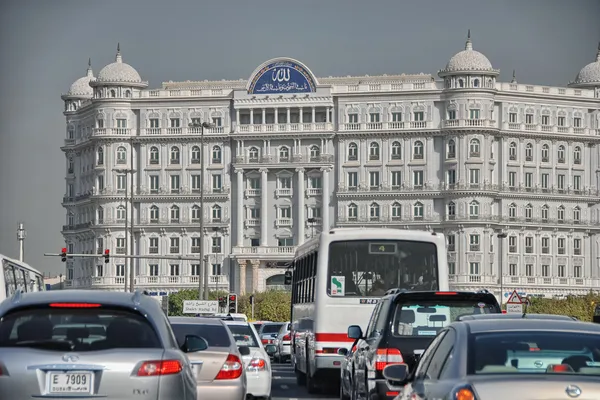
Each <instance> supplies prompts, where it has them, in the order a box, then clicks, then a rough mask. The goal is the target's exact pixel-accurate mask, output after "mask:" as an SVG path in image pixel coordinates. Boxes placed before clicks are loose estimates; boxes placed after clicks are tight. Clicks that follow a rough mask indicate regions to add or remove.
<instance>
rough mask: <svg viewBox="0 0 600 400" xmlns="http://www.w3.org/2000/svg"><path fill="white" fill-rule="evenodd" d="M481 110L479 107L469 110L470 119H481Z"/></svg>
mask: <svg viewBox="0 0 600 400" xmlns="http://www.w3.org/2000/svg"><path fill="white" fill-rule="evenodd" d="M479 114H480V111H479V110H478V109H471V110H469V119H479Z"/></svg>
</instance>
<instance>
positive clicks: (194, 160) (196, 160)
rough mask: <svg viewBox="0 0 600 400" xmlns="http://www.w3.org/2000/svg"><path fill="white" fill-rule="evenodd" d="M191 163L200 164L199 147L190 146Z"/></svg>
mask: <svg viewBox="0 0 600 400" xmlns="http://www.w3.org/2000/svg"><path fill="white" fill-rule="evenodd" d="M191 162H192V164H200V147H198V146H194V147H192V160H191Z"/></svg>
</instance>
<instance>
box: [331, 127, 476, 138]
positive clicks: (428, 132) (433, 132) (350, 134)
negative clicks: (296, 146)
mask: <svg viewBox="0 0 600 400" xmlns="http://www.w3.org/2000/svg"><path fill="white" fill-rule="evenodd" d="M471 133H472V132H471ZM442 135H444V132H442V131H440V130H439V129H434V128H430V129H423V130H420V131H413V130H408V129H406V130H398V131H367V130H364V131H341V132H337V133H336V134H335V136H336V137H339V138H343V139H349V138H357V139H358V138H376V137H379V138H382V137H390V136H392V137H398V136H410V137H422V136H423V137H424V136H442Z"/></svg>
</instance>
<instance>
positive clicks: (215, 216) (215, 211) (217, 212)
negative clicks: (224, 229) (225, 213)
mask: <svg viewBox="0 0 600 400" xmlns="http://www.w3.org/2000/svg"><path fill="white" fill-rule="evenodd" d="M211 211H212V221H213V222H221V206H219V205H217V204H215V205H214V206H213V207H212V210H211Z"/></svg>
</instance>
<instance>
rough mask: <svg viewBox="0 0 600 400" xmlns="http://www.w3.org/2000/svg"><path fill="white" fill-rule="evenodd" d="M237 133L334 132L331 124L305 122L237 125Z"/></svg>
mask: <svg viewBox="0 0 600 400" xmlns="http://www.w3.org/2000/svg"><path fill="white" fill-rule="evenodd" d="M235 131H236V132H237V133H259V132H261V133H280V132H281V133H283V132H324V131H333V124H332V123H331V122H304V123H290V124H287V123H282V124H252V125H250V124H237V125H236V127H235Z"/></svg>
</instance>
